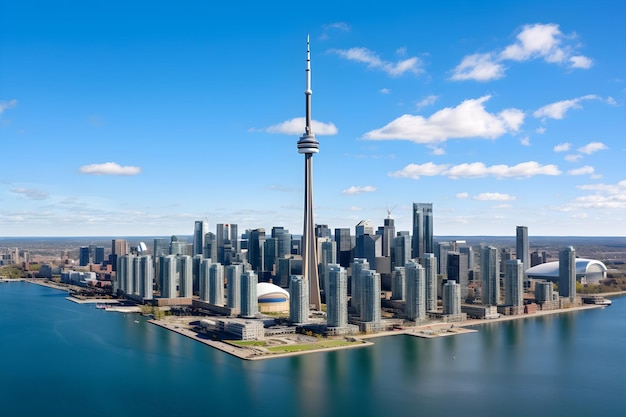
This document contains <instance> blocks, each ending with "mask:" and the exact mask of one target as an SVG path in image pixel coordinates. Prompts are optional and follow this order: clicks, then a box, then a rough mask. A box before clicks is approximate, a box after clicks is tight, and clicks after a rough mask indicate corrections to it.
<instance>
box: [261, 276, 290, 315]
mask: <svg viewBox="0 0 626 417" xmlns="http://www.w3.org/2000/svg"><path fill="white" fill-rule="evenodd" d="M256 288H257V289H256V291H257V297H258V299H259V311H260V312H261V313H288V312H289V292H288V291H287V290H285V289H284V288H281V287H279V286H278V285H275V284H270V283H269V282H259V283H258V284H257V287H256Z"/></svg>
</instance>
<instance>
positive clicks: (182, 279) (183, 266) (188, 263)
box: [176, 255, 193, 298]
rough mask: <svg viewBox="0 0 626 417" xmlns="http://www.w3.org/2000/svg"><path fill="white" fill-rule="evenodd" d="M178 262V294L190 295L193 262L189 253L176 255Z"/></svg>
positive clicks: (181, 295)
mask: <svg viewBox="0 0 626 417" xmlns="http://www.w3.org/2000/svg"><path fill="white" fill-rule="evenodd" d="M176 261H177V263H178V277H179V285H178V289H179V294H180V295H179V296H180V297H186V298H188V297H191V296H193V262H192V259H191V256H189V255H179V256H177V257H176Z"/></svg>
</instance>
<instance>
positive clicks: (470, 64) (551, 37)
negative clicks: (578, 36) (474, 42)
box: [451, 23, 593, 81]
mask: <svg viewBox="0 0 626 417" xmlns="http://www.w3.org/2000/svg"><path fill="white" fill-rule="evenodd" d="M574 37H575V36H573V35H564V34H563V33H562V32H561V31H560V30H559V26H558V25H556V24H540V23H538V24H533V25H524V26H523V27H522V30H521V31H520V33H518V34H517V36H516V41H515V42H514V43H513V44H511V45H509V46H507V47H505V48H504V49H503V50H501V51H492V52H487V53H477V54H472V55H467V56H465V57H464V58H463V59H462V61H461V63H460V64H459V65H457V66H456V68H454V70H453V75H452V77H451V78H452V79H453V80H456V81H461V80H476V81H489V80H496V79H499V78H502V77H504V72H505V67H504V64H503V62H506V61H516V62H522V61H528V60H531V59H543V60H544V61H546V62H549V63H560V64H568V65H569V67H570V68H582V69H588V68H590V67H591V66H592V64H593V61H592V60H591V59H590V58H588V57H586V56H583V55H580V54H576V55H573V53H574V49H575V48H574V46H572V45H570V44H566V45H563V43H564V41H570V40H571V39H573V38H574Z"/></svg>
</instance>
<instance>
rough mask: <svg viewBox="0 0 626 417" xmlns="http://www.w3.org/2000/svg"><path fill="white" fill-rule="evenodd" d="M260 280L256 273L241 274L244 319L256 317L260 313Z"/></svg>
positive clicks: (241, 312) (241, 313)
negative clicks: (258, 294) (258, 293)
mask: <svg viewBox="0 0 626 417" xmlns="http://www.w3.org/2000/svg"><path fill="white" fill-rule="evenodd" d="M258 283H259V279H258V277H257V275H256V274H255V273H254V271H246V272H244V273H243V274H241V310H240V315H241V316H242V317H254V316H255V315H256V313H258V312H259V299H258V297H257V291H256V290H257V288H256V287H257V284H258Z"/></svg>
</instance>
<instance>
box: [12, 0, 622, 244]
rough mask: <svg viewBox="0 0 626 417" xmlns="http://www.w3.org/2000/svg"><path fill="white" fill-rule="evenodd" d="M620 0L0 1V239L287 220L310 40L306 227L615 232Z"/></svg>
mask: <svg viewBox="0 0 626 417" xmlns="http://www.w3.org/2000/svg"><path fill="white" fill-rule="evenodd" d="M625 7H626V6H624V5H623V4H622V3H621V2H617V1H601V2H600V3H597V4H594V5H593V6H592V5H589V6H586V5H582V4H570V3H566V2H564V1H554V2H551V3H550V4H549V5H546V4H545V2H538V1H531V2H524V3H523V4H519V5H518V4H500V3H497V2H493V3H490V2H488V3H484V4H481V5H468V4H460V3H459V4H457V3H456V2H445V3H440V4H413V3H411V2H391V3H388V4H386V5H385V9H384V10H382V11H381V10H377V11H376V12H373V11H368V10H357V9H354V8H353V7H351V6H349V5H340V4H335V3H333V7H329V6H328V4H324V2H322V3H316V4H315V5H313V6H307V8H310V9H311V10H308V11H307V12H306V14H307V20H306V24H305V25H303V24H302V19H301V18H300V17H301V16H302V15H303V14H304V12H303V10H302V9H301V6H297V5H292V4H290V6H289V7H285V4H282V3H276V4H273V5H259V4H254V3H252V4H250V5H248V6H246V7H243V8H241V7H236V6H231V5H226V4H222V5H210V6H208V5H188V6H186V7H180V8H178V9H173V8H170V7H168V6H166V5H160V4H153V3H150V2H145V3H143V2H137V3H136V4H134V7H124V8H123V7H122V3H121V2H120V3H118V2H115V1H113V2H109V3H107V6H95V5H84V4H83V3H82V2H65V3H64V4H63V5H50V4H47V3H46V2H38V1H34V2H15V3H11V4H3V6H2V13H0V58H1V59H2V61H3V63H4V65H2V68H1V69H0V144H1V145H2V146H3V149H4V150H6V152H3V153H4V154H5V155H9V157H5V158H4V159H3V167H2V169H0V234H1V235H2V236H168V235H174V234H176V235H190V234H191V233H192V231H193V225H194V221H201V220H203V219H204V220H206V221H207V222H208V225H209V230H214V229H215V225H216V224H227V223H233V224H238V225H239V227H240V230H246V229H256V228H259V227H265V228H268V229H269V227H271V226H272V225H281V226H284V227H285V228H286V229H289V230H292V231H299V230H301V227H302V211H303V204H302V203H303V202H302V194H303V191H304V190H303V186H302V178H301V176H300V175H294V174H293V173H297V172H301V157H299V155H295V153H294V152H293V140H294V139H295V140H297V138H298V137H299V136H300V135H301V134H302V132H303V131H304V118H303V117H302V114H301V113H302V110H301V109H302V106H301V97H302V96H301V94H302V67H301V62H302V59H301V57H302V40H303V39H304V37H305V36H306V34H307V33H310V36H311V55H312V59H313V61H314V63H315V74H314V81H313V83H314V85H315V92H316V101H315V116H314V120H313V132H315V133H316V135H317V136H318V140H319V142H320V148H321V149H322V152H321V153H320V154H319V155H318V156H316V162H315V165H316V169H315V172H314V178H313V181H314V183H315V188H316V193H315V204H316V205H315V213H316V217H315V222H316V223H318V224H327V225H329V226H330V227H331V228H332V229H333V230H334V229H335V228H350V230H351V231H353V230H354V226H355V225H356V224H357V223H358V222H359V221H361V220H364V219H370V220H372V222H373V223H374V224H382V222H383V220H384V219H385V218H386V217H387V211H390V212H391V217H392V218H393V219H394V220H395V227H396V230H398V231H401V230H411V229H412V225H411V222H412V207H411V206H412V203H414V202H429V203H432V204H433V206H434V210H435V211H436V216H437V218H436V220H435V222H434V235H435V236H443V235H467V236H470V235H494V236H513V231H514V228H515V226H517V225H520V224H523V225H525V226H527V227H528V234H529V235H530V236H549V235H552V236H571V235H577V236H592V235H596V236H597V235H604V236H619V235H623V230H619V227H616V225H619V224H623V223H624V221H625V220H626V175H624V171H623V168H622V163H623V162H622V161H623V160H624V157H625V156H626V147H625V146H624V145H623V143H621V142H622V141H623V140H622V138H623V136H624V133H625V131H626V128H625V125H624V120H626V118H625V117H624V116H625V112H624V106H623V104H624V101H625V99H626V97H625V93H626V88H625V84H624V82H625V76H624V74H623V72H624V70H623V63H624V56H623V53H621V52H620V50H619V49H616V48H615V47H614V46H613V45H614V44H615V40H617V39H622V38H624V36H625V35H626V29H625V28H624V27H623V25H621V21H620V16H622V15H623V12H624V11H625ZM564 9H567V11H568V12H567V13H564V12H563V10H564ZM261 12H262V14H263V16H264V19H263V21H262V24H259V21H258V16H259V14H260V13H261ZM382 35H384V36H382ZM287 172H289V173H292V175H285V174H286V173H287Z"/></svg>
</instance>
